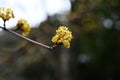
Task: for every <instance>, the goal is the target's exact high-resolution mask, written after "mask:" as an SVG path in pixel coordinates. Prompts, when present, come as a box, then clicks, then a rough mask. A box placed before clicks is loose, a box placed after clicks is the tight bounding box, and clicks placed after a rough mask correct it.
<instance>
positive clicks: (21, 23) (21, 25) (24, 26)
mask: <svg viewBox="0 0 120 80" xmlns="http://www.w3.org/2000/svg"><path fill="white" fill-rule="evenodd" d="M17 27H18V29H20V30H21V31H22V35H24V36H26V35H27V34H28V33H29V32H30V29H31V27H30V25H29V24H28V22H27V21H26V20H24V19H20V20H18V23H17Z"/></svg>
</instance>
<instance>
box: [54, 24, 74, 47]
mask: <svg viewBox="0 0 120 80" xmlns="http://www.w3.org/2000/svg"><path fill="white" fill-rule="evenodd" d="M71 39H72V32H70V31H69V30H68V28H67V27H66V26H60V27H59V28H58V29H57V30H56V35H55V36H54V37H53V38H52V42H53V43H54V44H63V45H64V47H66V48H69V47H70V41H71Z"/></svg>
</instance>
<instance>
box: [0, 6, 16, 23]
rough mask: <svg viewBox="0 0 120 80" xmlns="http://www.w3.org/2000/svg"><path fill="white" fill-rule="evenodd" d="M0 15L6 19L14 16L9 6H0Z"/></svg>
mask: <svg viewBox="0 0 120 80" xmlns="http://www.w3.org/2000/svg"><path fill="white" fill-rule="evenodd" d="M0 17H1V18H2V19H3V20H4V21H6V20H9V19H10V18H14V17H15V16H14V13H13V11H12V10H11V9H10V8H4V7H2V8H0Z"/></svg>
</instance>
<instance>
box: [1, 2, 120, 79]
mask: <svg viewBox="0 0 120 80" xmlns="http://www.w3.org/2000/svg"><path fill="white" fill-rule="evenodd" d="M71 4H72V7H71V11H70V12H69V13H65V14H62V15H58V14H56V15H54V16H48V19H47V20H46V21H44V22H42V23H41V24H40V25H39V26H38V27H36V28H33V29H32V31H31V33H30V35H29V36H28V37H29V38H31V39H33V40H36V41H38V42H42V43H45V44H48V45H52V43H51V38H52V36H53V35H54V34H55V30H56V29H57V27H58V26H60V25H66V26H68V27H69V29H70V30H71V31H72V33H73V40H72V42H71V48H70V49H65V48H64V47H63V46H58V47H57V48H56V49H55V50H52V51H50V50H47V49H45V48H42V47H39V46H36V45H34V44H31V43H28V42H26V41H24V40H22V39H20V38H17V37H16V36H13V35H11V34H9V33H6V32H2V33H1V35H0V80H90V79H92V80H119V79H120V78H119V76H120V36H119V34H120V0H71ZM108 19H109V20H111V21H112V24H111V22H108V23H107V26H108V25H109V24H111V25H109V26H108V27H106V25H105V24H104V23H105V20H108Z"/></svg>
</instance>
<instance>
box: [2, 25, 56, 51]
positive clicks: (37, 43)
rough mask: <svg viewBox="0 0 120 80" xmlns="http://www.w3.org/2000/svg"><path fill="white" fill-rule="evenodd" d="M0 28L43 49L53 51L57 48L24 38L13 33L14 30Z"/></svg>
mask: <svg viewBox="0 0 120 80" xmlns="http://www.w3.org/2000/svg"><path fill="white" fill-rule="evenodd" d="M0 28H2V29H4V30H5V31H7V32H9V33H12V34H13V35H15V36H17V37H19V38H22V39H24V40H26V41H28V42H31V43H33V44H36V45H38V46H42V47H44V48H48V49H51V50H53V49H54V48H55V47H56V46H55V45H53V46H48V45H45V44H43V43H40V42H37V41H34V40H32V39H30V38H27V37H25V36H22V35H20V34H18V33H16V32H15V31H12V30H10V29H6V28H5V27H1V26H0Z"/></svg>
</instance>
